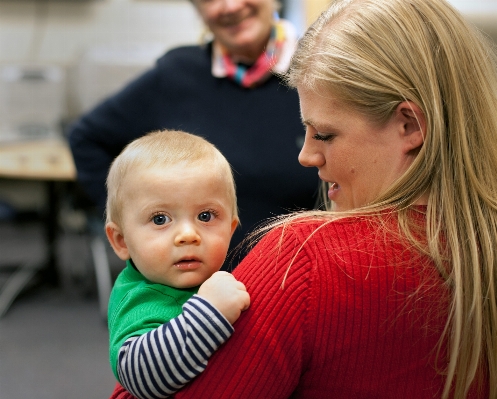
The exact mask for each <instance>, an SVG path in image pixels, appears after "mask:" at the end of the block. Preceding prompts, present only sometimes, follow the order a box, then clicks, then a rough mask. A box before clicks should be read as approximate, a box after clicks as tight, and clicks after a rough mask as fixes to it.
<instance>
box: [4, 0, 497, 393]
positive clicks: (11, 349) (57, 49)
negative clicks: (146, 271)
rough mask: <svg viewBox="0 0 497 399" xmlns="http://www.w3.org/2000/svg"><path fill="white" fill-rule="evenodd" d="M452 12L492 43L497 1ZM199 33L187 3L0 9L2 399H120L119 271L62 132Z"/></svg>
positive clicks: (99, 1) (322, 0)
mask: <svg viewBox="0 0 497 399" xmlns="http://www.w3.org/2000/svg"><path fill="white" fill-rule="evenodd" d="M450 1H451V2H452V3H453V4H454V6H456V8H458V9H459V10H460V11H461V12H463V14H464V15H465V16H466V18H468V20H470V21H471V22H472V23H473V24H475V25H476V26H477V27H478V28H479V29H481V30H482V31H483V32H484V33H485V34H486V35H488V37H489V38H490V39H491V40H494V41H495V42H496V43H497V0H450ZM327 3H328V1H326V0H286V1H282V16H283V17H285V18H287V19H289V20H291V21H292V22H293V23H294V24H295V25H296V27H297V30H298V32H300V33H302V32H303V31H304V30H305V28H306V27H307V26H308V24H309V23H310V22H311V21H313V20H314V18H315V17H316V16H317V15H318V14H319V12H321V11H322V10H323V9H324V8H325V7H326V4H327ZM202 31H203V27H202V24H201V22H200V19H199V18H198V16H197V15H196V13H195V10H194V8H193V7H192V6H191V4H190V3H189V1H188V0H0V399H24V398H36V399H43V398H47V399H48V398H50V399H58V398H61V399H62V398H67V397H69V396H70V397H71V398H74V399H78V398H107V397H108V396H109V395H110V393H111V392H112V389H113V386H114V377H113V375H112V373H111V371H110V367H109V365H108V360H107V358H108V355H107V353H108V352H107V351H108V349H107V338H108V337H107V327H106V320H105V312H106V300H107V297H108V289H109V287H110V284H111V282H112V280H113V278H115V276H116V275H117V273H118V272H119V271H120V269H121V268H122V266H123V265H122V263H121V262H120V261H119V260H118V259H117V258H116V257H115V256H114V255H113V253H112V252H111V251H110V250H109V248H108V246H107V245H106V242H105V239H104V238H103V237H102V234H101V232H99V231H96V230H95V229H94V228H93V226H92V222H91V220H90V219H88V217H87V214H88V203H87V202H86V201H85V199H84V196H83V195H82V193H81V192H80V190H79V189H78V186H77V184H76V183H75V181H74V179H75V170H74V165H73V163H72V158H71V155H70V152H69V150H68V147H67V138H66V135H65V134H66V133H65V132H66V128H67V126H68V125H69V124H70V123H71V121H73V120H74V119H76V118H77V117H78V116H80V115H81V114H82V113H83V112H85V111H87V110H89V109H90V108H91V107H92V106H94V105H95V104H96V103H97V102H99V101H100V100H101V99H103V98H104V97H106V96H107V95H109V94H111V93H112V92H114V91H116V90H117V89H119V88H120V87H122V86H123V85H124V84H125V83H126V82H128V81H129V80H130V79H132V78H133V77H135V76H136V75H137V74H139V73H140V72H142V71H143V70H145V69H147V68H148V67H149V66H151V65H152V64H153V63H154V62H155V60H156V59H157V58H158V57H159V56H160V55H162V54H163V53H164V52H165V51H166V50H168V49H169V48H172V47H176V46H178V45H184V44H196V43H198V42H199V40H200V37H201V35H202ZM69 392H70V394H69Z"/></svg>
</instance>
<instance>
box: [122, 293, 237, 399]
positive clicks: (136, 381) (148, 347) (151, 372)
mask: <svg viewBox="0 0 497 399" xmlns="http://www.w3.org/2000/svg"><path fill="white" fill-rule="evenodd" d="M233 331H234V330H233V327H232V326H231V324H230V323H229V322H228V321H227V320H226V318H225V317H224V316H223V315H222V314H221V313H220V312H219V311H218V310H217V309H216V308H215V307H214V306H212V305H211V304H210V303H209V302H208V301H207V300H205V299H204V298H202V297H200V296H198V295H194V296H193V297H192V298H190V299H189V300H188V301H187V302H186V303H185V304H184V305H183V313H181V314H180V315H179V316H178V317H176V318H174V319H172V320H170V321H169V322H167V323H165V324H163V325H162V326H160V327H158V328H156V329H154V330H152V331H149V332H148V333H146V334H143V335H141V336H137V337H131V338H129V339H128V340H127V341H126V342H125V343H124V344H123V346H122V347H121V349H120V350H119V356H118V366H117V372H118V375H119V380H120V382H121V384H122V385H123V386H124V388H126V389H127V390H128V391H129V392H130V393H132V394H133V395H134V396H136V397H137V398H139V399H159V398H167V397H169V396H170V395H172V394H174V393H175V392H177V391H178V390H180V389H181V388H182V387H183V386H184V385H186V384H187V383H188V382H190V381H191V380H192V379H194V378H195V377H196V376H197V375H199V374H200V373H201V372H202V371H204V370H205V368H206V367H207V362H208V360H209V358H210V357H211V356H212V354H213V353H214V352H215V351H216V350H217V349H218V348H219V347H220V346H221V345H222V344H223V343H224V342H226V341H227V340H228V338H230V337H231V335H232V334H233Z"/></svg>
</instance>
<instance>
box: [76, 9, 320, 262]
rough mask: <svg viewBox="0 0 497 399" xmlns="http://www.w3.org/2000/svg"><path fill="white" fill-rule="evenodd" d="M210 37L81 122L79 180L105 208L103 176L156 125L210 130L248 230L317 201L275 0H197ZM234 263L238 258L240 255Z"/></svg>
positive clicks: (287, 33)
mask: <svg viewBox="0 0 497 399" xmlns="http://www.w3.org/2000/svg"><path fill="white" fill-rule="evenodd" d="M192 3H193V5H194V6H195V8H196V9H197V11H198V13H199V14H200V16H201V18H202V20H203V21H204V23H205V25H206V27H207V28H208V29H209V30H210V32H211V33H212V40H211V41H209V42H208V43H206V44H205V45H201V46H186V47H180V48H176V49H173V50H171V51H169V52H168V53H166V54H165V55H164V56H163V57H162V58H160V59H159V60H158V61H157V63H156V65H155V67H153V68H152V69H150V70H149V71H147V72H146V73H144V74H143V75H142V76H140V77H138V78H137V79H136V80H135V81H133V82H131V83H130V84H129V85H127V86H126V87H125V88H124V89H123V90H121V91H120V92H118V93H116V94H114V95H113V96H111V97H110V98H108V99H107V100H105V101H104V102H103V103H101V104H99V105H98V106H97V107H96V108H95V109H93V110H92V111H90V112H89V113H88V114H87V115H84V116H83V117H82V118H81V119H80V120H78V121H77V122H76V123H75V124H74V125H73V126H72V127H71V129H70V132H69V141H70V145H71V149H72V152H73V155H74V159H75V163H76V168H77V172H78V181H79V183H80V184H81V186H82V188H83V189H84V191H85V192H86V193H87V194H88V196H89V198H90V199H92V201H93V202H94V203H95V204H97V206H98V210H99V212H100V213H103V210H104V207H105V200H106V191H105V178H106V175H107V171H108V169H109V165H110V163H111V162H112V160H113V159H114V158H115V157H116V156H117V155H118V154H119V153H120V151H121V150H122V149H123V148H124V146H125V145H126V144H128V143H129V142H130V141H132V140H134V139H135V138H137V137H140V136H142V135H144V134H146V133H148V132H150V131H154V130H162V129H170V130H187V131H189V132H192V133H194V134H197V135H200V136H203V137H205V138H206V139H207V140H209V141H210V142H212V143H213V144H214V145H216V147H217V148H219V149H220V151H221V152H222V153H223V154H224V155H225V156H226V158H227V159H228V161H229V162H230V164H231V165H232V167H233V169H234V173H235V182H236V186H237V195H238V205H239V211H240V219H241V225H242V228H239V229H237V231H236V232H235V235H234V237H233V240H232V247H233V246H235V245H236V244H238V243H239V242H240V241H241V239H242V238H243V236H244V235H245V234H246V233H247V232H248V231H250V230H251V229H253V228H254V226H256V225H257V224H258V223H260V222H261V221H262V220H263V219H265V218H268V217H272V216H275V215H278V214H281V213H286V212H288V211H289V210H296V209H312V208H313V207H314V204H315V201H316V196H315V193H316V192H317V187H318V179H317V178H316V176H315V174H313V173H312V172H311V171H310V170H304V169H303V168H301V167H300V165H299V164H298V162H297V155H298V152H299V150H300V148H301V146H302V143H303V141H304V129H303V127H302V123H301V121H300V119H299V115H298V109H299V105H298V95H297V92H296V91H295V90H292V89H289V88H288V87H286V86H285V85H284V84H282V81H281V78H280V77H279V75H281V74H283V73H285V72H286V71H287V69H288V65H289V62H290V58H291V55H292V54H293V51H294V49H295V43H296V34H295V30H294V28H293V26H292V25H291V24H290V23H289V22H288V21H285V20H282V19H279V18H278V16H277V12H276V11H277V9H278V3H277V2H276V1H275V0H193V1H192ZM235 263H236V262H235Z"/></svg>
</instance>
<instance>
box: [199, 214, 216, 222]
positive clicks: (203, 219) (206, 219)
mask: <svg viewBox="0 0 497 399" xmlns="http://www.w3.org/2000/svg"><path fill="white" fill-rule="evenodd" d="M197 217H198V220H200V221H201V222H210V221H211V220H212V219H214V218H215V217H216V215H214V213H212V212H201V213H199V214H198V216H197Z"/></svg>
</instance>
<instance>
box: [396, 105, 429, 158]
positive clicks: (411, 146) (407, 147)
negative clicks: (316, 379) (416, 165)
mask: <svg viewBox="0 0 497 399" xmlns="http://www.w3.org/2000/svg"><path fill="white" fill-rule="evenodd" d="M396 114H397V116H398V118H399V120H400V122H401V123H402V128H401V134H402V138H403V140H404V147H403V149H404V153H406V154H407V153H409V152H411V151H413V150H419V148H420V147H421V146H422V145H423V143H424V141H425V137H426V118H425V114H424V113H423V111H422V110H421V108H420V107H419V106H417V105H416V104H415V103H413V102H412V101H403V102H401V103H400V104H399V105H398V106H397V109H396Z"/></svg>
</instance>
